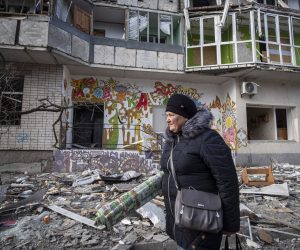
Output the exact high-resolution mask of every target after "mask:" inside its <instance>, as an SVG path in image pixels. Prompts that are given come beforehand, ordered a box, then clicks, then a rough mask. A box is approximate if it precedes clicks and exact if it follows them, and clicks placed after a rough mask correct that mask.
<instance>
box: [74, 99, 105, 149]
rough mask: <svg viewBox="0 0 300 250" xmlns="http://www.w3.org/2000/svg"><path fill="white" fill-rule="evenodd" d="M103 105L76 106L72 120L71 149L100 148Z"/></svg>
mask: <svg viewBox="0 0 300 250" xmlns="http://www.w3.org/2000/svg"><path fill="white" fill-rule="evenodd" d="M102 137H103V105H98V104H94V105H88V104H86V105H76V106H75V107H74V120H73V147H76V148H102Z"/></svg>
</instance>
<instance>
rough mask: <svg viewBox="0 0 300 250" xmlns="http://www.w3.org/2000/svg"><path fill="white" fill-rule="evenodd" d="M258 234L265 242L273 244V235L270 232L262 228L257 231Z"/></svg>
mask: <svg viewBox="0 0 300 250" xmlns="http://www.w3.org/2000/svg"><path fill="white" fill-rule="evenodd" d="M257 234H258V237H259V238H260V239H261V240H262V241H264V242H266V243H268V244H272V242H273V238H272V236H271V235H270V234H269V233H267V232H266V231H265V230H263V229H260V230H258V231H257Z"/></svg>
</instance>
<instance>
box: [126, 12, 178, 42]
mask: <svg viewBox="0 0 300 250" xmlns="http://www.w3.org/2000/svg"><path fill="white" fill-rule="evenodd" d="M130 12H136V14H137V16H138V17H139V16H140V12H143V13H147V41H146V42H147V43H153V42H150V41H149V38H150V29H149V25H150V13H151V14H155V15H157V17H156V18H157V34H156V35H157V42H155V44H166V45H179V46H181V45H182V35H181V33H182V32H179V33H180V39H179V44H174V17H179V18H180V24H179V26H180V27H179V28H180V30H182V15H179V14H178V15H176V14H173V13H169V12H161V11H159V12H156V11H149V10H144V9H143V10H142V9H136V8H130V9H129V10H128V22H127V24H126V25H127V27H128V28H127V34H126V37H127V39H126V40H128V41H137V42H145V41H141V39H140V30H139V25H140V23H139V20H138V28H137V29H138V30H137V34H138V35H137V40H135V39H131V38H130V36H129V33H130V32H129V30H130V25H129V22H130ZM161 15H162V16H170V18H171V21H170V22H171V27H170V30H171V43H161V42H160V39H161V34H160V33H161V30H160V26H161V23H160V20H161V19H160V17H161Z"/></svg>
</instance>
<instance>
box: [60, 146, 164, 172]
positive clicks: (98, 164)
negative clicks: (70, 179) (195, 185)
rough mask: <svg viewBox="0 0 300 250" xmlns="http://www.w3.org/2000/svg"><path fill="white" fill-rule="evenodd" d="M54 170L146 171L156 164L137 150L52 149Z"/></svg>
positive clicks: (155, 166)
mask: <svg viewBox="0 0 300 250" xmlns="http://www.w3.org/2000/svg"><path fill="white" fill-rule="evenodd" d="M54 159H55V160H54V171H55V172H80V171H83V170H86V169H91V170H93V169H98V170H100V171H101V172H102V173H122V172H126V171H129V170H135V171H137V172H140V173H148V172H150V171H152V170H154V169H156V168H158V165H157V164H154V163H152V161H151V160H148V159H146V158H145V156H143V155H140V154H139V152H138V151H130V150H129V151H122V150H93V149H85V150H81V149H73V150H56V151H54Z"/></svg>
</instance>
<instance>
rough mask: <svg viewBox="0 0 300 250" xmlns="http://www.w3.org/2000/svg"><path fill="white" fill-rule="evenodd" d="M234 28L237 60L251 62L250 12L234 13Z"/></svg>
mask: <svg viewBox="0 0 300 250" xmlns="http://www.w3.org/2000/svg"><path fill="white" fill-rule="evenodd" d="M236 29H237V32H236V40H237V56H238V62H239V63H245V62H252V61H253V55H252V39H251V18H250V12H246V13H238V14H236Z"/></svg>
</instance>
